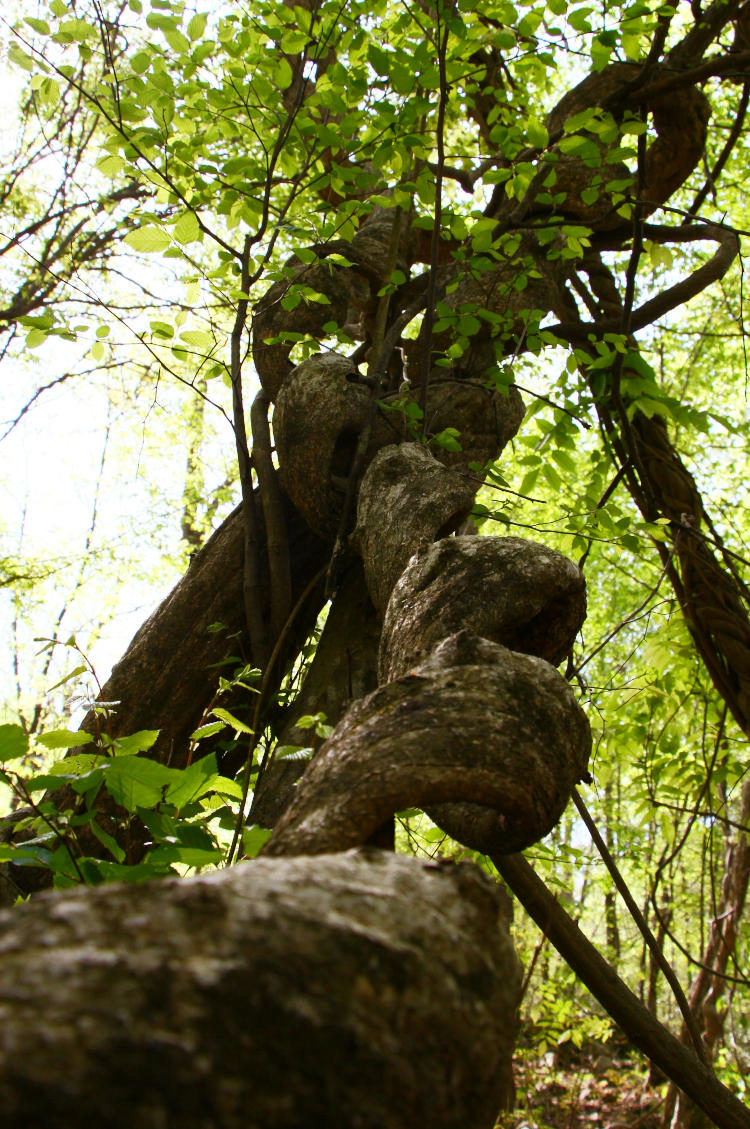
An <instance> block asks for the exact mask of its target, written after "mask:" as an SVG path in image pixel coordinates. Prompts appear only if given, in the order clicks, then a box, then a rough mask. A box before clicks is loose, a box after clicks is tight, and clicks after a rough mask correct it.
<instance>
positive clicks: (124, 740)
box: [113, 729, 161, 757]
mask: <svg viewBox="0 0 750 1129" xmlns="http://www.w3.org/2000/svg"><path fill="white" fill-rule="evenodd" d="M160 732H161V730H159V729H140V730H139V731H138V732H137V733H131V734H130V735H129V736H127V737H116V738H115V740H114V742H113V751H114V754H115V756H116V757H122V756H130V755H131V754H133V753H145V752H147V751H148V750H149V749H151V748H153V745H154V743H155V741H156V738H157V737H158V736H159V733H160Z"/></svg>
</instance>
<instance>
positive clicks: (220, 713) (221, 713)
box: [211, 709, 253, 735]
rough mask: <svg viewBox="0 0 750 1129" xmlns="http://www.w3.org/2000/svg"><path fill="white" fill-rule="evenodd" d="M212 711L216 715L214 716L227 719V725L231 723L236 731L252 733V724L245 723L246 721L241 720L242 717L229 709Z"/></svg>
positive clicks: (223, 719)
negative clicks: (236, 715)
mask: <svg viewBox="0 0 750 1129" xmlns="http://www.w3.org/2000/svg"><path fill="white" fill-rule="evenodd" d="M211 713H212V714H213V715H214V717H218V718H220V720H221V721H225V722H226V723H227V725H231V726H232V728H233V729H234V731H235V733H248V734H250V735H252V733H253V730H252V729H251V728H250V726H249V725H245V722H244V721H240V719H239V718H238V717H235V716H234V714H232V713H230V712H229V710H224V709H215V710H211Z"/></svg>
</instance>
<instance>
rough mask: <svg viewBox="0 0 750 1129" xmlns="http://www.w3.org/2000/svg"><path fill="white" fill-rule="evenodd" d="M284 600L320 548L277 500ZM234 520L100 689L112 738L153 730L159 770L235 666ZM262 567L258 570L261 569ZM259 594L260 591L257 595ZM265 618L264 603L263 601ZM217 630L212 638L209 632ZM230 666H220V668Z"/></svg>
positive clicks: (310, 572)
mask: <svg viewBox="0 0 750 1129" xmlns="http://www.w3.org/2000/svg"><path fill="white" fill-rule="evenodd" d="M284 505H285V517H286V522H287V530H288V540H289V545H290V557H291V562H292V592H293V598H294V599H295V600H297V599H298V598H299V596H300V595H301V593H302V592H303V591H304V589H305V586H306V585H307V584H308V582H309V580H310V578H311V577H312V576H314V575H315V573H316V572H317V571H318V570H319V569H320V568H321V566H322V564H323V562H324V560H325V556H324V554H325V548H324V546H323V544H322V543H321V541H320V540H319V539H318V538H317V537H316V536H315V535H314V534H313V533H312V532H311V531H310V529H309V528H308V527H307V526H306V525H305V524H304V523H303V522H302V521H301V520H300V518H299V516H298V514H297V513H296V511H295V510H294V508H293V506H292V505H291V504H290V502H289V500H288V498H286V497H284ZM242 537H243V530H242V518H241V514H240V511H239V509H237V510H235V511H234V512H233V513H232V514H230V516H229V517H228V518H227V519H226V520H225V521H224V522H223V523H222V524H221V526H220V527H219V528H218V529H217V530H216V532H215V533H214V534H213V535H212V536H211V537H210V539H209V540H208V541H207V542H206V544H205V546H204V547H203V548H202V549H201V551H200V552H199V553H197V554H196V556H195V557H194V558H193V560H192V562H191V564H190V566H189V568H188V570H187V572H186V573H185V575H184V576H183V577H182V579H181V580H180V581H179V582H178V584H177V585H176V586H175V588H173V590H172V591H171V592H170V594H169V595H168V596H167V597H166V599H164V600H163V601H162V602H161V604H160V605H159V607H158V608H157V609H156V611H155V612H154V613H153V614H152V615H151V616H149V618H148V619H147V620H146V622H145V623H144V624H143V626H142V627H141V628H140V629H139V630H138V631H137V632H136V634H135V636H134V637H133V639H132V641H131V643H130V645H129V646H128V649H127V650H126V652H125V654H124V655H123V657H122V658H121V659H120V661H119V662H118V663H116V665H115V666H114V667H113V669H112V673H111V675H110V677H109V678H108V680H107V682H106V683H105V684H104V687H103V688H102V693H101V697H102V700H103V701H105V702H116V703H117V705H116V707H115V708H114V710H113V715H112V725H111V731H112V733H113V734H114V735H116V736H117V735H124V734H128V733H135V732H137V731H138V730H140V729H159V730H160V733H159V737H158V739H157V742H156V745H155V746H154V749H153V751H152V754H151V755H153V756H154V757H158V759H159V760H162V761H163V762H164V763H169V764H172V765H173V766H174V767H178V768H179V767H181V766H182V765H183V764H184V763H185V757H186V755H187V752H188V746H189V736H190V734H191V733H192V732H193V730H194V729H195V728H196V726H197V725H198V723H199V722H200V720H201V717H202V715H203V711H204V710H205V708H206V707H207V705H208V704H209V702H210V701H211V699H212V697H213V695H214V694H215V692H216V688H217V686H218V683H219V676H220V675H224V676H225V677H227V676H228V675H231V670H232V667H234V666H237V665H239V664H240V663H241V662H242V658H241V656H242V653H243V649H244V640H245V620H244V611H243V603H242ZM263 563H265V562H263ZM265 591H266V594H267V587H266V588H265ZM265 603H266V611H267V610H268V608H267V605H268V600H267V595H266V601H265ZM322 603H323V594H322V585H321V587H320V589H319V590H317V591H316V592H313V593H311V595H310V598H309V599H308V601H307V602H306V604H305V607H304V608H303V609H302V611H301V614H300V615H299V617H298V619H297V621H296V623H295V624H294V627H293V630H292V631H291V633H290V635H289V639H288V643H287V646H286V647H285V648H284V650H283V653H282V655H281V656H280V660H279V663H278V665H277V669H278V671H279V678H280V677H281V674H282V673H283V670H284V664H285V662H288V661H289V659H290V658H291V657H293V656H294V655H295V654H296V651H297V649H298V648H299V646H300V645H301V643H302V642H303V641H304V639H305V638H306V637H307V635H308V634H309V632H310V630H311V628H312V626H313V624H314V623H315V617H316V616H317V614H318V611H319V609H320V607H321V606H322ZM216 624H222V625H223V626H222V627H221V629H220V630H214V628H213V625H216ZM232 657H233V661H231V662H230V664H229V666H227V660H228V659H231V658H232ZM100 725H101V718H100V717H99V716H97V715H96V714H95V713H93V712H92V713H89V714H88V716H87V717H86V719H85V720H84V722H83V725H82V728H83V729H85V730H87V731H88V732H90V733H96V732H97V729H98V727H99V726H100Z"/></svg>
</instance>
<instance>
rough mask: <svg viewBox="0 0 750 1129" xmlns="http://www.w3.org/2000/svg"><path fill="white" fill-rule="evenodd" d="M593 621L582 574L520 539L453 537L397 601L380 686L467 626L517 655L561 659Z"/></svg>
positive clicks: (405, 579)
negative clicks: (589, 618) (588, 615)
mask: <svg viewBox="0 0 750 1129" xmlns="http://www.w3.org/2000/svg"><path fill="white" fill-rule="evenodd" d="M585 615H586V586H585V582H584V579H583V574H582V573H581V571H580V569H579V568H578V567H577V566H576V565H574V564H573V562H572V561H570V560H568V558H567V557H564V556H562V554H561V553H558V552H556V551H555V550H554V549H550V548H548V547H547V546H546V545H540V544H538V543H537V542H535V541H525V540H522V539H521V538H519V537H451V538H445V539H443V540H442V541H438V542H437V544H435V545H431V546H430V547H429V548H428V549H426V550H424V551H423V552H421V553H418V554H417V555H416V556H415V557H414V558H413V560H411V561H410V563H409V565H408V567H407V568H406V569H405V571H404V573H403V574H402V576H401V578H400V580H399V581H398V583H397V585H396V587H395V588H394V591H393V595H392V596H391V600H390V603H389V604H388V608H387V609H386V613H385V621H384V623H383V638H382V642H381V647H380V664H379V668H380V677H381V681H385V680H387V679H389V678H395V677H397V676H399V675H401V674H404V673H405V672H406V671H407V670H409V669H410V668H411V667H412V666H414V665H415V664H416V663H418V662H420V661H421V660H422V658H424V657H425V656H426V655H427V654H429V652H430V651H431V650H432V649H433V647H435V646H437V644H438V643H440V642H441V641H442V640H443V639H445V638H447V637H448V636H449V635H453V634H455V633H456V632H458V631H460V630H462V629H463V628H466V629H468V630H469V631H472V632H474V633H475V634H477V635H480V636H483V637H484V638H485V639H491V640H493V641H494V642H496V643H501V644H503V646H505V647H510V648H511V649H512V650H516V651H522V652H524V653H526V654H532V655H539V656H540V657H541V658H544V659H546V660H547V661H548V662H551V663H553V664H555V665H556V664H557V663H559V662H561V661H562V659H563V658H564V657H565V655H566V654H567V653H568V651H569V650H570V648H571V647H572V645H573V640H574V639H575V637H576V634H577V633H578V631H579V629H580V627H581V624H582V623H583V620H584V617H585Z"/></svg>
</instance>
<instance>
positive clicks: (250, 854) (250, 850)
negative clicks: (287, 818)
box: [242, 824, 271, 859]
mask: <svg viewBox="0 0 750 1129" xmlns="http://www.w3.org/2000/svg"><path fill="white" fill-rule="evenodd" d="M270 838H271V832H270V831H269V830H268V828H266V827H258V826H257V824H253V825H252V827H243V829H242V852H243V854H244V855H245V857H246V858H249V859H254V858H255V856H256V855H257V854H258V852H259V851H260V849H261V848H262V847H264V846H265V845H266V843H267V842H268V840H269V839H270Z"/></svg>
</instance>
